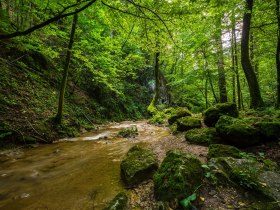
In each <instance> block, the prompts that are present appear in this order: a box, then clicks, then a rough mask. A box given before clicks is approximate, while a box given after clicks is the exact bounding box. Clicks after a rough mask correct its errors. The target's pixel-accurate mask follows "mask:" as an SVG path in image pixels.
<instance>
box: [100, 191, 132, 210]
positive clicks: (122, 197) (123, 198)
mask: <svg viewBox="0 0 280 210" xmlns="http://www.w3.org/2000/svg"><path fill="white" fill-rule="evenodd" d="M127 202H128V197H127V195H126V194H125V193H124V192H120V193H119V194H117V195H116V197H115V198H114V199H113V200H112V201H111V202H110V204H109V205H108V206H107V207H106V208H104V209H103V210H126V209H128V208H127Z"/></svg>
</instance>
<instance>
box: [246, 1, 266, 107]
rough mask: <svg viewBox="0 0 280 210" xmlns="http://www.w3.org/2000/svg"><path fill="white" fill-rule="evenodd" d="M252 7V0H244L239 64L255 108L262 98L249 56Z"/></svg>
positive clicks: (259, 104)
mask: <svg viewBox="0 0 280 210" xmlns="http://www.w3.org/2000/svg"><path fill="white" fill-rule="evenodd" d="M252 9H253V0H246V6H245V13H244V16H243V27H242V37H241V64H242V67H243V71H244V73H245V76H246V79H247V82H248V86H249V92H250V107H251V108H254V109H255V108H259V107H262V106H263V100H262V97H261V93H260V88H259V83H258V81H257V77H256V74H255V72H254V69H253V67H252V64H251V61H250V56H249V37H250V26H251V17H252Z"/></svg>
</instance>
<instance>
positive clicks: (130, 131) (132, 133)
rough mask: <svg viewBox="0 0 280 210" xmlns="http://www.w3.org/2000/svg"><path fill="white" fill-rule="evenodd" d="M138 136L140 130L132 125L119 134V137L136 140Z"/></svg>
mask: <svg viewBox="0 0 280 210" xmlns="http://www.w3.org/2000/svg"><path fill="white" fill-rule="evenodd" d="M137 135H138V130H137V126H136V125H132V126H130V127H127V128H123V129H121V130H120V131H119V132H118V136H121V137H123V138H134V137H136V136H137Z"/></svg>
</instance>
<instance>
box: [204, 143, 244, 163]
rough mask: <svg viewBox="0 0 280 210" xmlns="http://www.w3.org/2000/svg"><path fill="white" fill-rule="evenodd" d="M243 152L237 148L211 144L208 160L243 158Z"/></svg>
mask: <svg viewBox="0 0 280 210" xmlns="http://www.w3.org/2000/svg"><path fill="white" fill-rule="evenodd" d="M240 153H241V151H240V150H239V149H237V148H236V147H233V146H230V145H223V144H211V145H210V146H209V150H208V155H207V158H208V159H211V158H216V157H233V158H241V154H240Z"/></svg>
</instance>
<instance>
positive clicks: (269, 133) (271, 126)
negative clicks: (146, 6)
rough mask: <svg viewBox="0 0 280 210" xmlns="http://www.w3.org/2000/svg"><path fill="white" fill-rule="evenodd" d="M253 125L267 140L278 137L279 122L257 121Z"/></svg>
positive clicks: (279, 134) (279, 133) (279, 135)
mask: <svg viewBox="0 0 280 210" xmlns="http://www.w3.org/2000/svg"><path fill="white" fill-rule="evenodd" d="M255 126H256V127H257V128H258V129H259V130H260V132H261V134H262V135H263V136H264V137H265V138H266V139H268V140H277V139H278V138H279V137H280V122H257V123H256V124H255Z"/></svg>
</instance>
